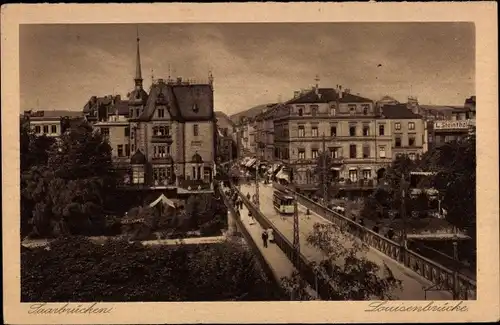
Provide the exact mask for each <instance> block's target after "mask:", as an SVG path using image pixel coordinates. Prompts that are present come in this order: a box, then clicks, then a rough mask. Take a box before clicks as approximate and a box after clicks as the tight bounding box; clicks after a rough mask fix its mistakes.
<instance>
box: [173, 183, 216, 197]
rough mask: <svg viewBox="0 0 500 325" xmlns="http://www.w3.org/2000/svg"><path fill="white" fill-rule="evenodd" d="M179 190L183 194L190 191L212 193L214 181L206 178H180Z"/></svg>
mask: <svg viewBox="0 0 500 325" xmlns="http://www.w3.org/2000/svg"><path fill="white" fill-rule="evenodd" d="M177 186H178V191H179V193H182V194H188V193H211V192H213V190H214V188H213V183H212V182H207V181H206V180H189V179H178V184H177Z"/></svg>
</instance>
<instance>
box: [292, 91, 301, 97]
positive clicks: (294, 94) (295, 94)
mask: <svg viewBox="0 0 500 325" xmlns="http://www.w3.org/2000/svg"><path fill="white" fill-rule="evenodd" d="M299 96H300V91H298V90H296V91H294V92H293V98H298V97H299Z"/></svg>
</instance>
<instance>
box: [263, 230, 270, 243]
mask: <svg viewBox="0 0 500 325" xmlns="http://www.w3.org/2000/svg"><path fill="white" fill-rule="evenodd" d="M268 238H269V235H268V234H267V231H266V230H265V229H264V231H263V232H262V242H263V244H264V247H267V239H268Z"/></svg>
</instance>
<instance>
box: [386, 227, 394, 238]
mask: <svg viewBox="0 0 500 325" xmlns="http://www.w3.org/2000/svg"><path fill="white" fill-rule="evenodd" d="M387 238H389V239H390V240H392V239H393V238H394V229H392V228H389V230H388V231H387Z"/></svg>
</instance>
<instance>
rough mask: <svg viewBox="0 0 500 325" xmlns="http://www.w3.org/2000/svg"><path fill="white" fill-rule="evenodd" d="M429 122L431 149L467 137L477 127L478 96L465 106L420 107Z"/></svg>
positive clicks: (470, 98)
mask: <svg viewBox="0 0 500 325" xmlns="http://www.w3.org/2000/svg"><path fill="white" fill-rule="evenodd" d="M420 107H421V108H420V109H421V111H422V115H423V116H424V118H425V120H426V121H427V129H428V143H429V148H432V147H435V146H439V145H442V144H444V143H447V142H451V141H454V140H458V139H460V138H464V137H467V136H468V135H469V134H470V133H471V132H472V131H473V129H474V127H475V125H476V96H471V97H469V98H467V99H466V100H465V103H464V106H430V105H420Z"/></svg>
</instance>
